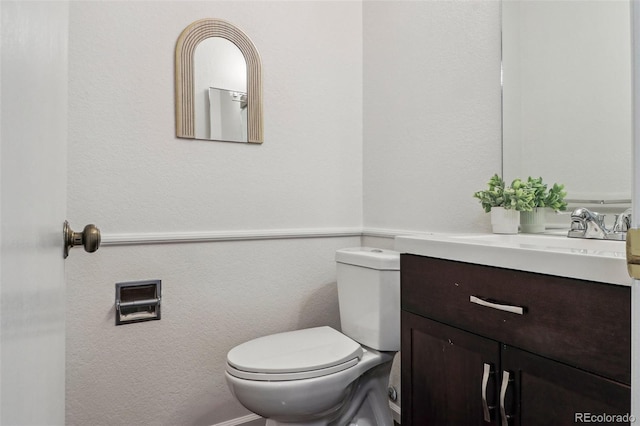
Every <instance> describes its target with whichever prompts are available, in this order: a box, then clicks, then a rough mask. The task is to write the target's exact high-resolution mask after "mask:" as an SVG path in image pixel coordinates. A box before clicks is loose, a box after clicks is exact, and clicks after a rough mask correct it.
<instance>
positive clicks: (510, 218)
mask: <svg viewBox="0 0 640 426" xmlns="http://www.w3.org/2000/svg"><path fill="white" fill-rule="evenodd" d="M519 225H520V212H519V211H517V210H511V209H505V208H504V207H492V208H491V227H492V228H493V233H494V234H517V233H518V226H519Z"/></svg>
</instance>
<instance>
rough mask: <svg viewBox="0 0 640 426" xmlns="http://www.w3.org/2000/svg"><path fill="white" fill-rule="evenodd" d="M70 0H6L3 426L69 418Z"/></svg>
mask: <svg viewBox="0 0 640 426" xmlns="http://www.w3.org/2000/svg"><path fill="white" fill-rule="evenodd" d="M68 13H69V11H68V4H67V2H63V1H55V2H28V1H5V0H3V1H2V2H0V20H1V26H0V28H1V29H0V31H1V36H2V37H1V43H2V45H1V50H0V54H1V60H0V113H1V119H0V186H1V190H0V219H1V223H2V225H1V227H0V243H1V245H0V303H1V305H0V360H1V362H0V424H2V425H12V426H14V425H15V426H19V425H63V424H64V420H65V418H64V417H65V413H64V407H65V406H64V398H65V291H64V287H65V281H64V263H63V256H62V224H63V222H64V219H65V216H66V175H67V166H66V157H67V151H66V137H67V75H68V72H67V38H68V37H67V35H68V21H69V18H68Z"/></svg>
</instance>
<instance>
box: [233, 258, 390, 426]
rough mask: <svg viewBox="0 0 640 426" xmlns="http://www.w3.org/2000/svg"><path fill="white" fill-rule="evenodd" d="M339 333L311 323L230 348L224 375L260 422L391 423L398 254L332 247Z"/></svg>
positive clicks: (311, 425) (317, 425)
mask: <svg viewBox="0 0 640 426" xmlns="http://www.w3.org/2000/svg"><path fill="white" fill-rule="evenodd" d="M336 262H337V281H338V300H339V304H340V322H341V326H342V333H340V332H338V331H336V330H334V329H333V328H331V327H316V328H308V329H303V330H296V331H290V332H285V333H278V334H273V335H270V336H265V337H260V338H257V339H254V340H251V341H249V342H246V343H243V344H241V345H239V346H236V347H235V348H233V349H231V351H229V353H228V355H227V371H226V373H225V376H226V379H227V383H228V384H229V387H230V388H231V391H232V392H233V394H234V395H235V397H236V398H237V399H238V401H240V403H242V405H244V406H245V407H246V408H247V409H249V410H251V411H252V412H254V413H256V414H258V415H260V416H262V417H264V418H266V419H267V426H278V425H286V426H293V425H299V426H303V425H304V426H347V425H349V426H392V425H393V420H392V417H391V411H390V410H389V405H388V400H387V386H388V382H389V372H390V369H391V363H392V361H393V355H394V354H395V352H397V351H398V350H400V255H399V253H397V252H394V251H390V250H380V249H372V248H368V247H357V248H348V249H341V250H338V251H337V252H336Z"/></svg>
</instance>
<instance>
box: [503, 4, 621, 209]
mask: <svg viewBox="0 0 640 426" xmlns="http://www.w3.org/2000/svg"><path fill="white" fill-rule="evenodd" d="M629 10H630V6H629V2H628V1H612V2H608V1H520V0H504V1H503V2H502V47H503V58H502V61H503V176H504V178H505V180H511V179H513V178H515V177H523V178H526V177H527V176H533V177H539V176H541V177H543V178H544V180H545V182H549V183H553V182H558V183H563V184H565V186H566V189H567V192H568V196H567V198H569V199H572V200H578V201H576V203H577V204H580V201H582V200H604V201H606V202H610V201H615V200H629V199H630V198H631V181H632V178H631V172H632V167H631V145H632V143H631V129H632V125H631V117H632V116H631V47H630V40H631V38H630V37H631V36H630V16H629V13H630V12H629Z"/></svg>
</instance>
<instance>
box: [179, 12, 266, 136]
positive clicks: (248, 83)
mask: <svg viewBox="0 0 640 426" xmlns="http://www.w3.org/2000/svg"><path fill="white" fill-rule="evenodd" d="M175 59H176V64H175V67H176V136H177V137H179V138H189V139H201V140H214V141H227V142H248V143H262V142H263V127H262V69H261V64H260V56H259V55H258V51H257V50H256V48H255V46H254V45H253V43H252V42H251V40H250V39H249V38H248V37H247V36H246V35H245V34H244V33H243V32H242V31H240V30H239V29H238V28H236V27H235V26H233V25H232V24H230V23H228V22H226V21H223V20H220V19H202V20H199V21H196V22H194V23H192V24H191V25H189V26H188V27H187V28H185V29H184V31H183V32H182V34H180V37H179V38H178V43H177V44H176V58H175Z"/></svg>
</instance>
